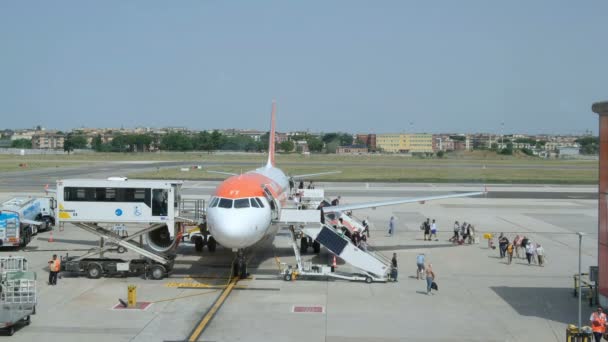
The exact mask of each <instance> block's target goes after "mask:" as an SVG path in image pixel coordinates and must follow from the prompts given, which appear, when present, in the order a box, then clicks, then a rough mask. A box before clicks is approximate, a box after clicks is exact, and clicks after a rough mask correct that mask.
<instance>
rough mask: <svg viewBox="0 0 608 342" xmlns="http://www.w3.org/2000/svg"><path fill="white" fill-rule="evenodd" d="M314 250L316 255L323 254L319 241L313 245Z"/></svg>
mask: <svg viewBox="0 0 608 342" xmlns="http://www.w3.org/2000/svg"><path fill="white" fill-rule="evenodd" d="M312 249H313V251H314V252H315V254H319V253H320V252H321V244H320V243H319V242H318V241H317V240H315V242H313V243H312Z"/></svg>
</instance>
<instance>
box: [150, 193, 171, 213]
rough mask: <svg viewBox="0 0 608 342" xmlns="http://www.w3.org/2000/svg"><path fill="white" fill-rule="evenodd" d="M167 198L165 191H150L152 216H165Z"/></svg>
mask: <svg viewBox="0 0 608 342" xmlns="http://www.w3.org/2000/svg"><path fill="white" fill-rule="evenodd" d="M168 196H169V194H168V192H167V190H166V189H153V190H152V216H167V207H168V202H169V201H167V198H168Z"/></svg>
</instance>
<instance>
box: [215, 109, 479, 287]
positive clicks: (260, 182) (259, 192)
mask: <svg viewBox="0 0 608 342" xmlns="http://www.w3.org/2000/svg"><path fill="white" fill-rule="evenodd" d="M275 117H276V102H274V101H273V103H272V110H271V121H270V135H269V139H268V161H267V163H266V165H265V166H262V167H260V168H257V169H255V170H252V171H248V172H246V173H243V174H234V173H228V172H216V173H221V174H226V175H229V176H230V177H229V178H227V179H225V180H224V181H223V182H221V183H220V184H219V185H218V186H217V188H216V189H215V191H214V193H213V195H212V196H211V199H210V202H209V207H208V209H207V227H208V229H209V232H210V233H211V236H213V238H214V239H215V240H216V241H217V243H219V244H220V245H222V246H223V247H225V248H230V249H232V250H233V251H236V252H237V265H238V266H236V267H235V270H236V271H237V272H238V273H239V276H241V277H245V276H246V268H247V266H246V260H245V257H244V249H245V248H248V247H251V246H253V245H255V244H257V243H258V242H260V241H262V240H264V239H266V238H269V237H273V236H274V235H275V234H276V233H277V231H278V228H279V227H278V226H279V225H278V224H273V221H275V220H277V219H278V218H279V217H280V212H281V208H283V207H285V205H286V203H287V201H288V196H289V191H290V177H289V176H287V175H286V174H285V173H284V172H283V171H282V170H281V169H280V168H278V167H276V165H275V119H276V118H275ZM328 173H335V172H324V173H317V174H307V175H296V176H292V177H291V179H292V180H301V179H304V178H310V177H315V176H318V175H323V174H328ZM484 193H485V191H484V192H468V193H462V194H452V195H443V196H428V197H421V198H398V199H394V200H387V201H377V202H368V203H354V204H345V205H337V206H328V207H324V208H323V209H324V212H325V213H329V212H345V211H350V210H356V209H364V208H376V207H381V206H389V205H397V204H404V203H414V202H421V203H423V202H426V201H431V200H439V199H446V198H457V197H468V196H476V195H481V194H484Z"/></svg>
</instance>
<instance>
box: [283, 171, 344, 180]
mask: <svg viewBox="0 0 608 342" xmlns="http://www.w3.org/2000/svg"><path fill="white" fill-rule="evenodd" d="M336 173H342V171H328V172H319V173H309V174H306V175H296V176H291V178H293V179H294V180H300V179H304V178H311V177H316V176H322V175H333V174H336Z"/></svg>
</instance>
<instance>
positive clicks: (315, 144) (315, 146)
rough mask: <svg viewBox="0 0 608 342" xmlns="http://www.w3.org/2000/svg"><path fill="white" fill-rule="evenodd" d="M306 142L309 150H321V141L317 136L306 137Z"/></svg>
mask: <svg viewBox="0 0 608 342" xmlns="http://www.w3.org/2000/svg"><path fill="white" fill-rule="evenodd" d="M306 144H307V145H308V150H309V151H310V152H321V150H323V141H321V139H319V138H316V137H309V138H308V139H306Z"/></svg>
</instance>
